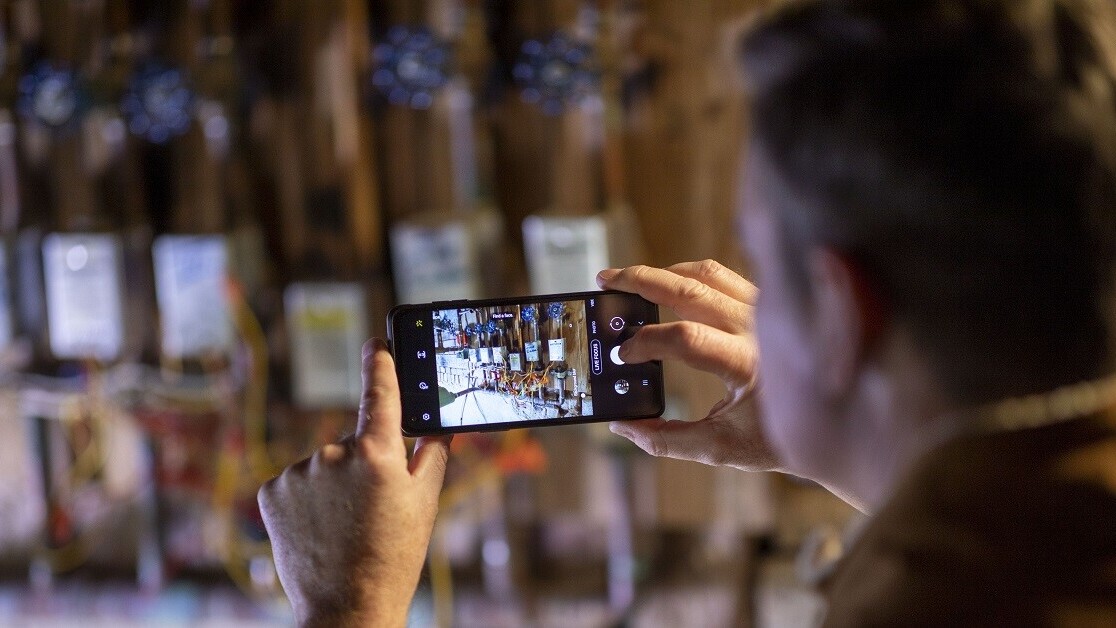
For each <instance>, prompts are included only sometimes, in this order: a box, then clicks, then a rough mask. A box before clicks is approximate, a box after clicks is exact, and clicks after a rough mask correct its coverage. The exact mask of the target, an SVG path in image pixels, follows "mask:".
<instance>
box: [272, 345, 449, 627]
mask: <svg viewBox="0 0 1116 628" xmlns="http://www.w3.org/2000/svg"><path fill="white" fill-rule="evenodd" d="M363 379H364V392H363V395H362V397H361V405H360V415H359V418H358V421H357V431H356V434H354V435H353V436H350V437H348V438H346V439H344V440H342V441H341V442H339V443H335V444H330V445H326V446H325V447H322V448H321V449H320V450H318V452H317V453H315V454H314V455H313V456H312V457H310V458H308V459H306V460H303V461H302V462H299V463H297V464H295V465H292V466H291V467H288V468H287V470H286V471H284V472H283V473H282V475H280V476H279V477H277V478H275V479H273V480H271V481H269V482H267V483H266V484H264V485H263V487H262V488H261V489H260V492H259V503H260V511H261V512H262V513H263V519H264V524H265V525H266V526H267V531H268V534H269V535H270V537H271V545H272V550H273V553H274V556H275V565H276V568H277V570H278V572H279V580H280V582H282V584H283V589H284V590H285V591H286V592H287V597H288V598H289V599H290V601H291V605H292V607H293V608H294V611H295V617H296V619H297V620H298V622H299V625H303V626H307V625H330V626H346V625H376V626H403V625H404V624H405V623H406V618H407V611H408V608H409V607H410V602H411V597H412V596H413V595H414V592H415V587H416V586H417V585H418V580H419V575H420V572H421V571H422V565H423V562H424V560H425V557H426V550H427V546H428V545H429V543H430V534H431V531H432V530H433V527H434V517H435V515H436V514H437V511H438V495H439V493H440V491H441V488H442V481H443V479H444V476H445V470H446V461H447V459H448V456H449V447H448V445H449V439H448V438H439V439H419V441H418V442H417V443H416V445H415V453H414V456H413V457H412V458H411V459H410V461H408V459H407V452H406V446H405V444H404V441H403V435H402V433H401V431H400V425H401V422H402V410H401V407H400V395H399V382H398V379H397V378H396V376H395V365H394V361H393V360H392V357H391V354H390V353H389V352H388V350H387V347H386V345H385V344H384V343H383V341H380V340H372V341H369V342H368V344H366V345H365V347H364V365H363Z"/></svg>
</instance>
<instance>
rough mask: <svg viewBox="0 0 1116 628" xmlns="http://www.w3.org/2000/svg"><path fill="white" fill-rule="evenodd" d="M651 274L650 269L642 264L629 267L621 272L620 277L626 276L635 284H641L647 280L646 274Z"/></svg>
mask: <svg viewBox="0 0 1116 628" xmlns="http://www.w3.org/2000/svg"><path fill="white" fill-rule="evenodd" d="M650 272H651V267H650V266H646V265H644V264H637V265H635V266H629V267H627V268H625V269H624V270H623V271H621V273H620V274H621V275H624V274H625V273H626V274H627V278H628V279H630V280H631V281H633V282H635V283H641V282H643V281H646V280H647V275H648V273H650Z"/></svg>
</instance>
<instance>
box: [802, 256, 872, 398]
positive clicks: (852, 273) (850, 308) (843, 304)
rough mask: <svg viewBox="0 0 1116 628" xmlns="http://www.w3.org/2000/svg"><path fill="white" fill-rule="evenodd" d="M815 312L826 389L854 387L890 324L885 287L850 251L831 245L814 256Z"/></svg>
mask: <svg viewBox="0 0 1116 628" xmlns="http://www.w3.org/2000/svg"><path fill="white" fill-rule="evenodd" d="M808 264H809V268H808V270H809V272H808V275H809V281H810V283H811V286H810V293H811V295H812V296H813V299H812V309H813V311H812V312H811V315H812V317H813V321H812V322H813V324H812V327H813V332H814V334H815V342H816V343H817V347H818V361H817V365H818V367H819V368H820V369H821V370H820V372H819V373H818V374H817V376H818V377H819V382H820V383H821V384H822V385H823V386H824V389H825V390H826V391H827V392H829V393H831V394H835V395H840V394H842V393H844V392H846V391H848V390H849V389H850V387H851V386H852V385H853V381H854V380H855V378H856V377H857V373H858V371H859V370H860V368H861V367H862V366H863V362H864V360H865V359H866V357H867V355H868V354H869V353H870V352H871V347H872V345H873V344H874V343H875V342H876V341H877V340H878V339H879V338H880V336H881V335H882V334H883V332H884V329H885V327H886V325H887V314H886V308H885V307H884V301H883V299H882V298H881V295H880V292H879V290H878V289H877V288H876V286H875V285H874V284H873V283H872V281H871V280H870V279H869V278H868V276H867V275H866V274H865V272H864V270H863V268H862V267H861V266H860V265H859V264H858V263H856V261H855V260H853V259H852V258H851V257H850V256H849V255H847V254H845V253H842V252H839V251H835V250H833V249H830V248H825V247H820V248H816V249H814V250H813V251H812V252H811V253H810V255H809V260H808Z"/></svg>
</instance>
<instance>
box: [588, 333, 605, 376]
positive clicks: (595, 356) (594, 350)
mask: <svg viewBox="0 0 1116 628" xmlns="http://www.w3.org/2000/svg"><path fill="white" fill-rule="evenodd" d="M589 364H590V365H591V366H592V368H593V374H594V375H600V374H601V373H602V372H603V371H604V358H603V356H602V355H601V341H600V340H593V341H592V342H590V343H589Z"/></svg>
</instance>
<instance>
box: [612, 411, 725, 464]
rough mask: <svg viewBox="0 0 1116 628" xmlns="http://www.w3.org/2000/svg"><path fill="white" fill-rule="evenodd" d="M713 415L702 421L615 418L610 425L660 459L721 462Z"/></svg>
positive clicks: (704, 462)
mask: <svg viewBox="0 0 1116 628" xmlns="http://www.w3.org/2000/svg"><path fill="white" fill-rule="evenodd" d="M715 420H716V419H714V418H706V419H702V420H700V421H667V420H665V419H643V420H639V421H613V422H612V423H610V424H609V425H608V428H609V429H610V430H611V431H612V432H613V433H614V434H618V435H620V436H623V437H624V438H626V439H628V440H630V441H632V443H634V444H635V446H636V447H639V448H640V449H642V450H643V451H645V452H647V453H649V454H651V455H652V456H656V457H660V458H675V459H677V460H689V461H693V462H700V463H703V464H720V461H718V460H717V456H716V454H715V451H714V448H716V447H718V443H717V442H716V440H715V439H716V438H717V434H716V432H717V428H716V426H715V425H714V421H715Z"/></svg>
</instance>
